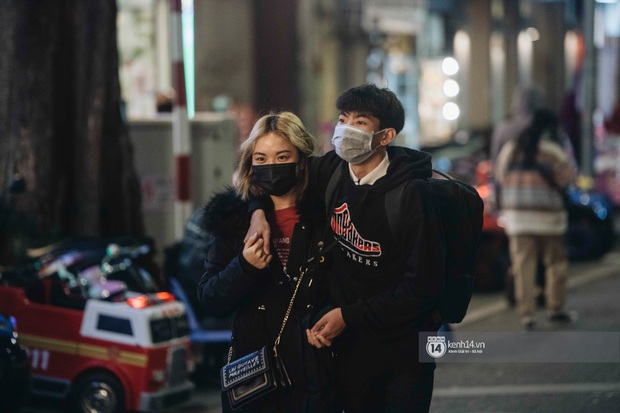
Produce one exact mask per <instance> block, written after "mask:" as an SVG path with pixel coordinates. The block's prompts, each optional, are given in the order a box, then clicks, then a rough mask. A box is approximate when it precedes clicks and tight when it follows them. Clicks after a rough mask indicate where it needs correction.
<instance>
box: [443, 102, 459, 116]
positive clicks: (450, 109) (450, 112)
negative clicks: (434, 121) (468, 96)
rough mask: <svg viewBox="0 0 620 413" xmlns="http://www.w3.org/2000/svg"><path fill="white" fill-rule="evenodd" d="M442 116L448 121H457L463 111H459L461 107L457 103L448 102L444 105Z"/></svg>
mask: <svg viewBox="0 0 620 413" xmlns="http://www.w3.org/2000/svg"><path fill="white" fill-rule="evenodd" d="M441 114H442V115H443V117H444V118H445V119H446V120H456V119H458V117H459V115H460V114H461V110H460V109H459V106H458V105H457V104H456V103H454V102H448V103H446V104H445V105H443V108H442V110H441Z"/></svg>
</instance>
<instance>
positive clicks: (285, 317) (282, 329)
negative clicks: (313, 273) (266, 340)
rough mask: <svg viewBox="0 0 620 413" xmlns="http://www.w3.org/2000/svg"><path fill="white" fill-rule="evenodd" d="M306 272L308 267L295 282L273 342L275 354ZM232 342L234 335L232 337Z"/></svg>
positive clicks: (230, 347)
mask: <svg viewBox="0 0 620 413" xmlns="http://www.w3.org/2000/svg"><path fill="white" fill-rule="evenodd" d="M305 273H306V268H304V269H302V270H301V274H299V279H298V280H297V284H295V290H294V291H293V296H292V297H291V301H289V303H288V308H287V309H286V313H285V314H284V319H283V320H282V325H281V326H280V331H279V332H278V336H277V337H276V341H275V342H274V344H273V354H274V355H275V356H276V357H277V356H278V349H277V347H278V344H280V337H281V336H282V332H283V331H284V327H285V326H286V322H287V321H288V318H289V317H290V315H291V310H292V309H293V303H294V302H295V297H296V296H297V291H298V290H299V286H300V285H301V280H302V279H303V278H304V274H305ZM231 342H232V337H231ZM232 350H233V348H232V343H231V345H230V346H229V347H228V364H230V362H231V361H232Z"/></svg>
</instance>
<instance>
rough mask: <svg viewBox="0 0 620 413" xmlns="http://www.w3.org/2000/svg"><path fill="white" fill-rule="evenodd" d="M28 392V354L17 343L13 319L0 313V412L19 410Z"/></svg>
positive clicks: (9, 412)
mask: <svg viewBox="0 0 620 413" xmlns="http://www.w3.org/2000/svg"><path fill="white" fill-rule="evenodd" d="M29 393H30V369H29V366H28V356H27V354H26V350H25V349H24V348H23V347H22V346H21V345H20V344H19V337H18V335H17V332H16V326H15V319H14V318H13V317H10V316H8V315H6V314H2V313H0V412H6V413H18V412H20V411H21V409H22V407H23V406H24V405H25V404H26V403H27V400H28V395H29Z"/></svg>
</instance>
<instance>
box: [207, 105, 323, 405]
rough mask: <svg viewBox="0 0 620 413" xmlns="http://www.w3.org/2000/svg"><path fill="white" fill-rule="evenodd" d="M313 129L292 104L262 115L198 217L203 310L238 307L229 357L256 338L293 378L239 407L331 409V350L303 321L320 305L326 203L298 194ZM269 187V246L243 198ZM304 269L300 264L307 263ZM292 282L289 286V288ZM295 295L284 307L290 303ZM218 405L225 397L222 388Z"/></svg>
mask: <svg viewBox="0 0 620 413" xmlns="http://www.w3.org/2000/svg"><path fill="white" fill-rule="evenodd" d="M317 148H318V143H317V141H316V139H315V138H314V137H313V136H312V135H311V134H310V133H309V132H308V131H307V130H306V128H305V127H304V125H303V123H302V122H301V120H300V119H299V118H298V117H297V116H296V115H294V114H293V113H291V112H280V113H270V114H268V115H265V116H263V117H261V118H260V119H259V120H258V121H257V122H256V124H255V125H254V128H253V129H252V131H251V132H250V135H249V137H248V139H247V140H246V141H245V142H244V143H243V144H242V145H241V148H240V160H239V165H238V167H237V169H236V171H235V176H236V179H235V184H234V189H233V188H229V189H228V190H226V191H224V192H222V193H218V194H216V195H215V196H214V197H213V198H212V199H211V200H210V201H209V202H208V203H207V205H206V206H205V207H204V215H203V227H204V229H205V230H206V231H207V232H208V233H209V234H210V240H209V245H208V248H207V257H206V260H205V273H204V275H203V276H202V279H201V280H200V283H199V285H198V298H199V300H200V303H201V306H202V307H203V309H204V310H205V312H206V313H207V314H208V315H211V316H218V317H225V316H227V315H229V314H232V313H235V319H234V322H233V327H232V339H231V353H230V354H229V360H228V361H229V362H230V361H231V360H237V359H239V358H241V357H243V356H245V355H247V354H249V353H252V352H254V351H256V350H259V349H260V348H262V347H263V346H265V347H266V348H268V349H271V348H272V347H273V345H274V343H275V342H276V338H277V337H278V336H279V333H280V331H281V327H282V325H283V320H284V319H285V318H286V319H287V322H286V324H285V325H284V328H283V329H282V331H281V336H280V339H279V344H278V346H277V353H278V356H279V358H280V359H281V360H282V362H283V364H284V366H285V368H286V370H287V372H288V375H289V377H290V382H291V386H289V388H288V389H285V390H284V391H277V392H274V393H271V394H269V395H267V396H266V397H264V398H259V399H257V400H256V401H254V402H252V403H250V404H248V405H246V406H244V407H242V408H241V409H242V411H251V412H331V411H334V410H333V394H332V391H331V389H332V388H333V386H332V372H331V352H330V351H329V350H324V349H316V348H314V347H312V346H310V345H309V344H308V342H307V340H306V336H305V330H306V329H307V328H309V327H310V326H312V325H313V324H314V322H315V321H316V320H318V319H319V318H320V316H321V315H322V314H323V313H324V312H326V311H327V309H328V308H327V307H328V295H327V293H326V285H325V283H324V282H323V280H322V279H321V276H320V275H321V274H320V271H316V269H317V266H315V265H309V263H308V262H309V261H310V262H316V261H318V260H317V259H315V257H318V255H319V253H320V248H321V246H322V240H323V232H324V230H325V227H326V224H325V207H324V206H323V205H322V204H321V201H320V200H318V199H314V200H313V199H308V198H307V197H304V190H305V188H306V186H307V182H308V178H307V171H308V158H309V157H310V156H311V155H313V154H314V153H315V152H316V150H317ZM256 196H269V197H270V198H271V200H272V201H273V205H274V209H273V211H270V212H269V213H268V220H269V222H270V224H271V225H272V228H273V231H272V232H273V236H272V244H271V250H270V251H272V252H273V254H265V252H264V249H263V240H262V238H260V237H258V236H257V235H252V236H251V237H249V238H248V239H247V240H246V242H245V243H244V237H245V235H246V232H247V230H248V227H249V216H248V213H247V212H248V201H249V199H250V198H253V197H256ZM304 269H307V271H304ZM295 292H296V293H295ZM293 294H295V298H294V304H293V305H292V309H291V311H290V315H289V316H288V317H285V316H286V314H287V308H289V304H290V302H291V297H293ZM222 404H223V408H224V411H230V410H231V409H232V407H231V401H230V399H229V396H228V395H227V394H226V393H223V397H222Z"/></svg>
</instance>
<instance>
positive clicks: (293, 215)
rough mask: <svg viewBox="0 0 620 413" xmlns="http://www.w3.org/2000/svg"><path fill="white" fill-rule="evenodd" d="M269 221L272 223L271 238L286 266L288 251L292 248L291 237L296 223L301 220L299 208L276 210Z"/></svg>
mask: <svg viewBox="0 0 620 413" xmlns="http://www.w3.org/2000/svg"><path fill="white" fill-rule="evenodd" d="M268 221H269V224H270V225H271V232H272V236H271V239H272V242H273V245H274V247H275V249H276V252H277V253H278V257H279V258H280V261H281V262H282V265H283V266H284V267H286V263H287V262H288V253H289V250H290V249H291V239H292V238H293V228H295V224H296V223H297V222H299V214H298V213H297V208H296V207H295V206H291V207H288V208H284V209H279V210H276V211H274V213H273V215H272V216H270V217H269V218H268Z"/></svg>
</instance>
